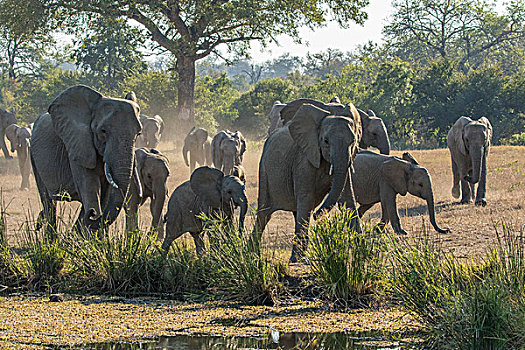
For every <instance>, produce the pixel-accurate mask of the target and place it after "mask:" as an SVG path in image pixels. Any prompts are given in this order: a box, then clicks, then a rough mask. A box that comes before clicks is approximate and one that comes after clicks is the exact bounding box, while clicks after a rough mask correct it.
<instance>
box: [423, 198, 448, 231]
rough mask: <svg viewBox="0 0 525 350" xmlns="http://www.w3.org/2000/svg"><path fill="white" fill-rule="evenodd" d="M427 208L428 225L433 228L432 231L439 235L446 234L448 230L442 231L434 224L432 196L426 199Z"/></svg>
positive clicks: (434, 215)
mask: <svg viewBox="0 0 525 350" xmlns="http://www.w3.org/2000/svg"><path fill="white" fill-rule="evenodd" d="M427 206H428V216H429V217H430V223H431V224H432V226H433V227H434V229H435V230H436V231H437V232H439V233H448V232H449V231H450V230H449V229H446V228H445V229H443V228H441V227H439V226H438V224H437V222H436V210H435V208H434V196H433V195H432V194H430V196H429V197H428V199H427Z"/></svg>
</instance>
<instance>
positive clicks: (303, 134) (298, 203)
mask: <svg viewBox="0 0 525 350" xmlns="http://www.w3.org/2000/svg"><path fill="white" fill-rule="evenodd" d="M290 114H293V118H289V119H290V122H289V123H287V124H286V125H285V126H284V127H282V128H281V129H278V130H277V131H276V132H275V133H273V134H272V135H271V136H270V137H269V138H268V139H267V140H266V142H265V144H264V148H263V153H262V156H261V160H260V162H259V197H258V211H257V221H256V228H255V229H254V234H255V235H257V236H258V237H257V241H260V238H261V235H262V233H263V231H264V229H265V227H266V224H267V223H268V221H269V220H270V218H271V215H272V213H274V212H275V211H277V210H285V211H291V212H293V214H294V217H295V234H296V238H295V243H294V245H293V248H292V255H291V258H290V261H291V262H295V261H297V258H299V255H300V254H302V253H303V252H304V249H306V247H307V243H308V236H307V226H308V224H309V222H310V216H311V214H312V212H313V210H314V209H315V208H316V207H317V206H318V205H319V204H320V203H321V202H323V204H322V205H321V207H320V208H319V209H318V210H317V212H316V213H315V215H314V218H315V217H317V216H318V215H320V214H321V213H322V212H323V211H325V210H330V209H331V208H332V207H333V206H334V205H335V204H336V203H341V204H345V205H346V207H347V208H349V209H353V210H355V209H356V205H355V200H354V194H353V189H352V179H351V177H350V169H351V165H352V160H353V158H354V156H355V154H356V153H357V149H358V145H359V141H360V139H361V118H360V117H359V112H358V111H357V109H356V108H355V107H354V106H353V105H351V104H350V105H347V106H344V105H341V104H333V103H331V104H325V103H322V102H319V101H315V100H306V99H301V100H296V101H293V102H290V103H288V104H287V106H286V107H285V108H284V109H283V110H282V111H281V115H285V116H286V115H290ZM327 194H328V196H326V195H327ZM325 196H326V198H325ZM323 199H324V201H323ZM353 225H354V227H356V228H357V229H359V227H360V225H359V219H358V218H355V219H354V221H353Z"/></svg>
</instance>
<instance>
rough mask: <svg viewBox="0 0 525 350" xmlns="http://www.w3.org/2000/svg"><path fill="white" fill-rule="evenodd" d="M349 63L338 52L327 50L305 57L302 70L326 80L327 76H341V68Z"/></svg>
mask: <svg viewBox="0 0 525 350" xmlns="http://www.w3.org/2000/svg"><path fill="white" fill-rule="evenodd" d="M348 62H349V58H348V57H347V56H346V55H345V54H344V53H343V52H341V51H340V50H337V49H328V50H326V52H319V53H314V54H310V53H308V54H307V55H306V62H305V63H304V70H305V71H306V73H307V74H310V75H313V76H315V77H319V78H321V79H326V77H327V76H328V75H329V74H336V75H339V74H341V70H342V69H343V67H344V66H345V65H346V64H347V63H348Z"/></svg>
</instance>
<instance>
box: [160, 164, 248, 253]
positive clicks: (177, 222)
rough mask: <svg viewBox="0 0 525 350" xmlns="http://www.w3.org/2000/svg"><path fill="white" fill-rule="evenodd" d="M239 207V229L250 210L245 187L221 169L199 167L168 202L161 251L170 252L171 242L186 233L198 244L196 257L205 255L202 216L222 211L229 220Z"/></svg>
mask: <svg viewBox="0 0 525 350" xmlns="http://www.w3.org/2000/svg"><path fill="white" fill-rule="evenodd" d="M238 206H240V208H241V209H240V213H239V229H242V228H243V226H244V218H245V217H246V212H247V211H248V199H247V198H246V192H245V189H244V185H243V184H242V183H241V182H240V180H239V179H238V178H237V177H235V176H231V175H226V176H225V175H224V173H223V172H222V171H220V170H218V169H214V168H210V167H200V168H197V169H196V170H195V171H194V172H193V174H192V175H191V178H190V180H189V181H186V182H184V183H183V184H182V185H180V186H179V187H177V188H176V189H175V191H173V193H172V194H171V197H170V200H169V202H168V212H167V213H166V215H165V218H164V221H165V222H166V238H165V239H164V242H163V243H162V250H163V251H164V253H165V254H167V253H168V250H169V249H170V246H171V243H172V242H173V241H174V240H175V239H177V238H178V237H180V236H181V235H182V234H184V233H185V232H189V233H190V234H191V235H192V237H193V240H194V241H195V248H196V250H197V254H198V255H199V256H200V255H202V253H203V252H204V241H203V237H202V230H203V226H204V222H203V221H202V218H201V214H205V215H206V216H208V217H212V216H215V215H216V214H218V213H219V212H222V213H223V214H224V216H225V217H226V218H228V219H231V218H232V217H233V210H234V207H238Z"/></svg>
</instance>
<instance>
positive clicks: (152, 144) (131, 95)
mask: <svg viewBox="0 0 525 350" xmlns="http://www.w3.org/2000/svg"><path fill="white" fill-rule="evenodd" d="M125 99H126V100H130V101H133V102H135V103H137V104H138V101H137V96H136V95H135V92H134V91H130V92H128V93H127V94H126V97H125ZM140 123H141V124H142V133H141V134H140V135H139V136H138V137H137V141H136V142H135V147H136V148H142V147H145V148H156V147H157V146H158V145H159V142H160V138H161V137H162V133H163V132H164V120H162V118H161V117H160V116H159V115H156V116H154V117H148V116H147V115H144V114H141V115H140Z"/></svg>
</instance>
